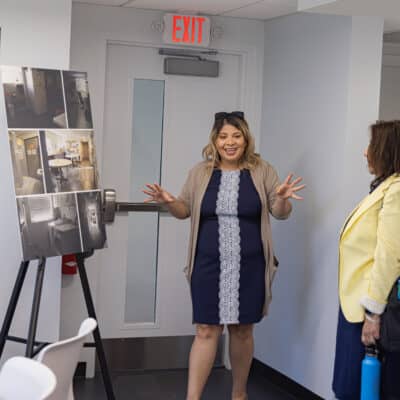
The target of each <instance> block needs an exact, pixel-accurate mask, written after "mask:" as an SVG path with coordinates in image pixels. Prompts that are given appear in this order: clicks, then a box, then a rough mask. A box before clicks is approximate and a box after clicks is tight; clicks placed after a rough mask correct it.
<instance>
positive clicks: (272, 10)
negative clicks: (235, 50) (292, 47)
mask: <svg viewBox="0 0 400 400" xmlns="http://www.w3.org/2000/svg"><path fill="white" fill-rule="evenodd" d="M73 1H74V2H75V3H86V4H99V5H105V6H114V7H133V8H142V9H150V10H162V11H173V12H182V11H185V12H198V13H201V14H207V15H224V16H228V17H239V18H252V19H261V20H264V19H270V18H275V17H279V16H282V15H287V14H292V13H295V12H297V0H258V1H255V0H128V1H127V0H73Z"/></svg>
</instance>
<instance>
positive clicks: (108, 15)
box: [61, 4, 264, 336]
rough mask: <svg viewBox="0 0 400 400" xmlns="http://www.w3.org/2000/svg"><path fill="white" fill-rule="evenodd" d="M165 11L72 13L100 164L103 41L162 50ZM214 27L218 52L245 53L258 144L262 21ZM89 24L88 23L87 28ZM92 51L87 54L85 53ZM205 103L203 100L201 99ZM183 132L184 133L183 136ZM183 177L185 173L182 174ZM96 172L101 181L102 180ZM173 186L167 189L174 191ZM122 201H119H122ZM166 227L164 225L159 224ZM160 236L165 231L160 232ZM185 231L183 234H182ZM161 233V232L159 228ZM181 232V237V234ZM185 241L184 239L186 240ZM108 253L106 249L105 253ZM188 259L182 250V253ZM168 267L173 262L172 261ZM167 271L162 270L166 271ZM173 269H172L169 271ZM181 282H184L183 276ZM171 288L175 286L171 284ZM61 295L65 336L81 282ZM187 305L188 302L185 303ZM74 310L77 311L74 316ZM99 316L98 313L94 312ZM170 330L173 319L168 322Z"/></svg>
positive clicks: (92, 271)
mask: <svg viewBox="0 0 400 400" xmlns="http://www.w3.org/2000/svg"><path fill="white" fill-rule="evenodd" d="M162 15H163V12H159V11H145V10H136V9H133V8H131V9H130V8H125V9H122V8H117V7H103V6H94V5H87V4H74V5H73V8H72V29H71V32H72V35H71V68H72V69H78V70H84V71H88V74H89V85H90V92H91V101H92V106H93V113H94V128H95V135H96V145H97V152H98V156H99V157H98V159H99V162H100V171H101V161H102V138H103V134H104V132H103V114H104V102H105V100H104V95H105V93H104V91H105V73H106V44H107V41H118V42H125V43H132V44H135V43H141V44H143V43H148V44H149V45H157V46H160V47H161V46H162V43H161V36H162V34H161V33H159V32H155V31H153V30H152V29H151V25H152V22H159V21H161V20H162ZM212 20H213V22H214V23H215V24H216V25H219V26H223V29H224V34H223V36H222V37H221V38H219V39H217V40H215V41H214V42H213V43H212V47H213V48H216V49H224V50H228V51H229V50H232V51H241V52H244V53H245V54H246V58H245V59H246V65H245V66H244V67H245V70H246V76H245V81H246V87H245V88H244V99H243V103H244V104H245V105H246V113H247V114H248V116H249V120H250V123H251V125H252V128H253V131H254V133H255V136H256V138H257V141H259V132H260V115H261V103H262V85H261V83H262V74H263V71H262V66H263V61H264V24H263V22H261V21H250V20H245V19H235V18H219V17H216V18H213V19H212ZM88 21H90V23H88ZM88 49H90V51H88ZM203 100H204V99H203ZM185 132H186V131H185V127H184V126H183V127H182V134H187V133H185ZM168 147H169V149H170V150H169V152H168V155H167V156H168V159H169V160H171V159H176V160H179V154H180V152H181V151H182V150H181V149H180V146H179V144H178V143H176V144H175V143H169V146H168ZM200 152H201V149H200V148H199V151H198V158H197V159H193V164H194V163H195V162H197V161H198V160H199V159H200V157H201V154H200ZM182 173H183V175H184V174H185V172H182ZM101 175H102V174H101V172H100V178H101ZM163 179H164V180H165V181H168V182H170V183H171V182H172V185H168V187H169V190H171V191H173V192H174V193H176V192H177V190H178V188H179V186H180V185H181V184H182V181H181V179H180V178H179V177H175V176H172V174H171V171H163ZM174 185H175V187H171V186H174ZM123 200H126V199H120V201H123ZM163 221H165V219H164V220H163ZM161 223H165V222H161ZM164 231H168V229H167V230H164ZM182 231H184V229H182ZM160 232H163V227H161V229H160ZM184 233H185V232H184ZM184 237H185V236H184ZM159 240H160V248H161V247H162V248H163V249H167V250H166V252H167V253H168V252H169V254H172V255H173V253H172V252H173V251H174V249H173V248H171V246H170V245H168V243H169V242H168V237H167V235H163V234H160V239H159ZM104 251H107V250H104ZM182 252H183V253H184V254H186V250H185V249H182ZM101 254H102V252H98V253H97V254H95V256H94V257H93V258H92V259H90V260H89V261H88V263H87V265H88V274H89V279H90V283H91V287H92V292H93V294H94V296H96V289H97V285H98V282H99V277H101V271H102V268H109V265H103V263H102V256H101ZM170 259H172V260H174V259H175V257H174V256H171V257H170V256H169V255H168V254H167V256H165V257H163V262H164V260H170ZM170 262H171V261H170ZM168 267H169V266H166V268H168ZM171 267H172V268H176V266H171ZM181 275H182V279H183V274H181ZM171 285H172V286H173V284H171ZM63 287H64V290H63V292H62V327H61V335H62V336H68V335H69V334H70V333H71V329H72V326H74V325H75V324H76V321H78V320H80V318H81V315H82V313H84V310H83V307H82V301H81V293H80V288H79V281H78V279H75V278H74V277H72V278H71V277H69V278H64V280H63ZM186 300H187V301H190V300H189V298H187V299H186ZM76 310H81V312H77V311H76ZM97 311H98V313H101V310H100V309H99V308H98V309H97ZM170 324H171V326H174V320H173V318H171V321H170Z"/></svg>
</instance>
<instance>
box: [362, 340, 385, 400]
mask: <svg viewBox="0 0 400 400" xmlns="http://www.w3.org/2000/svg"><path fill="white" fill-rule="evenodd" d="M380 382H381V363H380V361H379V360H378V349H377V348H376V347H375V346H374V347H366V349H365V358H364V360H363V361H362V365H361V400H379V393H380Z"/></svg>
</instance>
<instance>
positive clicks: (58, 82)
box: [0, 66, 106, 260]
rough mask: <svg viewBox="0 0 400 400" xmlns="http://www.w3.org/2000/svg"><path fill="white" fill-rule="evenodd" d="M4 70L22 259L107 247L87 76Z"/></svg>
mask: <svg viewBox="0 0 400 400" xmlns="http://www.w3.org/2000/svg"><path fill="white" fill-rule="evenodd" d="M0 72H1V83H2V87H3V93H4V104H5V110H6V116H7V126H8V138H9V144H10V154H11V161H12V167H13V174H14V186H15V194H16V198H17V207H18V216H19V225H20V231H21V238H22V247H23V258H24V260H30V259H34V258H39V257H50V256H56V255H63V254H73V253H80V252H83V251H88V250H92V249H99V248H103V247H104V245H105V242H106V234H105V228H104V224H103V221H102V207H101V192H100V189H99V184H98V170H97V163H96V152H95V144H94V131H93V122H92V112H91V106H90V96H89V87H88V80H87V74H86V73H85V72H76V71H60V70H50V69H40V68H29V67H14V66H2V67H0Z"/></svg>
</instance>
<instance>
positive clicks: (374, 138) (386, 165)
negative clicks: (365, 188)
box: [368, 120, 400, 190]
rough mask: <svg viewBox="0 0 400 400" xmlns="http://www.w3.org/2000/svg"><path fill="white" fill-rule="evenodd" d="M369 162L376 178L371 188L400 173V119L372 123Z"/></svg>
mask: <svg viewBox="0 0 400 400" xmlns="http://www.w3.org/2000/svg"><path fill="white" fill-rule="evenodd" d="M368 163H369V164H370V165H371V167H372V169H373V171H374V174H375V176H376V178H375V179H374V180H373V181H372V183H371V190H373V189H375V188H376V187H377V186H378V185H379V184H380V183H381V182H383V181H384V180H385V179H386V178H388V177H389V176H390V175H393V174H400V120H394V121H377V122H376V123H375V124H373V125H371V140H370V142H369V146H368Z"/></svg>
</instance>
